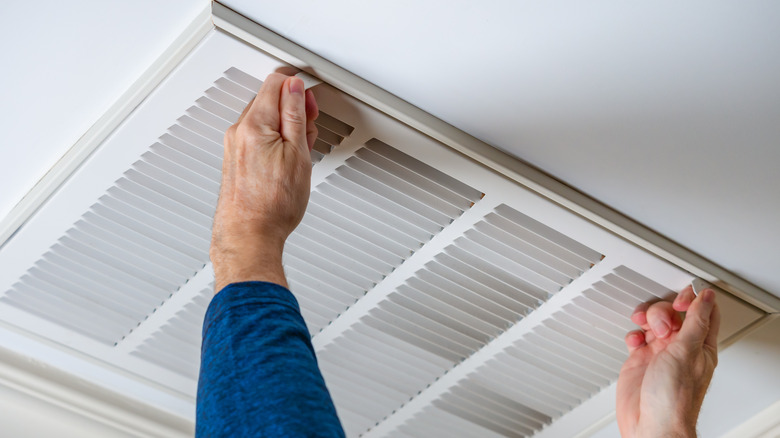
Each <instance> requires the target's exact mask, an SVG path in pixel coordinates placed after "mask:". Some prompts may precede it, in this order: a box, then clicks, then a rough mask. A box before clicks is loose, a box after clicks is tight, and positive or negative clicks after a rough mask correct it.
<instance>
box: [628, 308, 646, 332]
mask: <svg viewBox="0 0 780 438" xmlns="http://www.w3.org/2000/svg"><path fill="white" fill-rule="evenodd" d="M649 307H650V303H642V304H640V305H638V306H637V307H636V309H634V313H633V314H632V315H631V321H632V322H633V323H634V324H636V325H638V326H639V327H642V329H643V330H647V329H649V327H648V326H647V309H648V308H649Z"/></svg>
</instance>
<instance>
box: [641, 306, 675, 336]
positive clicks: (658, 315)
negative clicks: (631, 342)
mask: <svg viewBox="0 0 780 438" xmlns="http://www.w3.org/2000/svg"><path fill="white" fill-rule="evenodd" d="M675 315H676V312H675V311H674V309H672V304H671V303H669V302H668V301H659V302H657V303H654V304H653V305H652V306H650V308H649V309H647V323H648V325H649V326H650V329H651V330H652V331H653V334H654V335H655V336H656V337H657V338H660V339H664V338H667V337H669V335H670V334H671V332H672V327H673V324H674V322H673V320H674V316H675Z"/></svg>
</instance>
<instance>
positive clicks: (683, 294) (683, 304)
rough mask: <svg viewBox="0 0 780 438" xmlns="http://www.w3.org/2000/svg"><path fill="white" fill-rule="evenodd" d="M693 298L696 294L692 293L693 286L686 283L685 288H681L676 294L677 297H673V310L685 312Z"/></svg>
mask: <svg viewBox="0 0 780 438" xmlns="http://www.w3.org/2000/svg"><path fill="white" fill-rule="evenodd" d="M695 298H696V295H695V294H694V293H693V286H691V285H688V286H687V287H685V289H683V290H681V291H680V293H679V294H678V295H677V298H675V299H674V303H673V307H674V310H676V311H678V312H685V311H686V310H688V308H689V307H690V306H691V303H692V302H693V300H694V299H695Z"/></svg>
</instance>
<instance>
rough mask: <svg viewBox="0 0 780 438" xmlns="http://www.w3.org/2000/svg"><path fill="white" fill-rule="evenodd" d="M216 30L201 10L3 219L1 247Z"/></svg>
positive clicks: (0, 220) (208, 9) (207, 9)
mask: <svg viewBox="0 0 780 438" xmlns="http://www.w3.org/2000/svg"><path fill="white" fill-rule="evenodd" d="M212 29H214V24H213V22H212V20H211V5H210V4H209V5H208V6H207V7H205V8H204V9H203V11H201V12H200V13H199V14H198V15H197V17H196V18H195V19H194V20H193V21H192V23H190V24H189V25H188V26H187V28H186V29H185V30H184V31H183V32H182V33H181V35H179V36H178V37H177V38H176V40H174V42H173V43H172V44H171V45H170V46H169V47H168V48H167V49H166V50H165V51H164V52H163V53H162V54H161V55H160V56H159V57H158V58H157V59H156V60H155V61H154V62H153V63H152V65H151V66H150V67H149V68H148V69H147V70H146V71H145V72H144V73H143V74H142V75H141V77H140V78H138V80H136V81H135V82H134V83H133V84H132V85H131V86H130V88H128V89H127V91H125V92H124V94H122V95H121V96H120V97H119V99H117V101H116V102H115V103H114V104H113V105H112V106H111V107H110V108H109V109H108V110H107V111H106V112H105V114H103V115H102V116H101V117H100V118H99V119H98V120H97V121H96V122H95V124H94V125H92V126H91V127H90V128H89V129H88V130H87V131H86V132H85V133H84V135H82V136H81V137H80V138H79V139H78V141H76V143H75V144H74V145H73V146H71V147H70V149H68V151H67V152H65V154H64V155H63V156H62V157H61V158H60V159H59V160H58V161H57V162H56V163H55V164H54V166H52V168H51V169H49V171H48V172H46V174H45V175H44V176H43V177H42V178H41V179H40V180H38V182H37V183H35V185H34V186H33V188H32V189H30V191H29V192H27V194H26V195H25V196H24V197H23V198H22V199H21V200H20V201H19V202H18V203H17V204H16V205H15V206H14V207H13V208H12V209H11V211H10V212H9V213H8V215H7V216H5V217H3V218H0V248H2V247H3V246H4V245H5V243H6V242H8V240H9V239H11V238H12V237H13V236H14V234H16V232H17V231H18V230H19V229H20V228H21V227H23V226H24V224H25V223H26V222H27V220H29V218H30V217H32V215H33V214H35V212H36V211H38V209H39V208H40V207H41V206H42V205H43V204H44V203H45V202H46V201H47V200H48V199H49V198H50V197H51V196H52V195H53V194H54V193H55V192H56V191H57V189H58V188H59V187H60V186H61V185H62V184H63V183H64V182H65V181H66V180H67V179H68V178H69V177H70V176H71V175H72V174H73V173H74V172H75V171H76V170H77V169H78V168H79V167H80V166H81V164H82V163H83V162H84V161H86V159H87V158H89V156H90V155H91V154H92V152H93V151H94V150H95V149H96V148H97V147H98V146H99V145H100V144H101V143H102V142H103V140H105V139H106V138H107V137H108V136H109V135H111V133H112V132H113V131H114V130H115V129H116V128H117V127H118V126H119V125H120V124H121V123H122V121H124V120H125V119H126V118H127V116H128V115H129V114H130V113H132V112H133V111H134V110H135V108H136V107H137V106H138V105H140V104H141V102H143V101H144V99H146V97H147V96H148V95H149V94H150V93H151V92H152V91H153V90H154V89H155V88H156V87H157V86H158V85H159V84H160V83H161V82H162V81H163V80H164V79H165V78H166V77H167V76H168V74H169V73H170V72H171V71H173V69H175V68H176V66H177V65H179V63H180V62H181V60H182V59H184V57H185V56H187V54H188V53H190V51H192V49H194V48H195V46H196V45H197V44H198V43H199V42H200V41H201V40H202V39H203V37H205V36H206V34H208V32H209V31H211V30H212Z"/></svg>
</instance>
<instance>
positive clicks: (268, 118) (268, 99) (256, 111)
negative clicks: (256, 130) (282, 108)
mask: <svg viewBox="0 0 780 438" xmlns="http://www.w3.org/2000/svg"><path fill="white" fill-rule="evenodd" d="M288 77H289V76H286V75H283V74H281V73H271V74H270V75H268V77H267V78H266V79H265V82H263V86H262V87H260V92H259V93H257V97H256V98H255V100H254V101H253V102H252V105H251V107H250V108H249V111H248V112H247V113H246V115H245V117H244V120H246V121H248V122H250V123H252V124H253V125H255V126H266V127H268V128H270V129H271V130H272V131H276V132H279V125H280V117H279V100H280V99H281V90H282V86H283V85H284V81H285V80H286V79H287V78H288Z"/></svg>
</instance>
